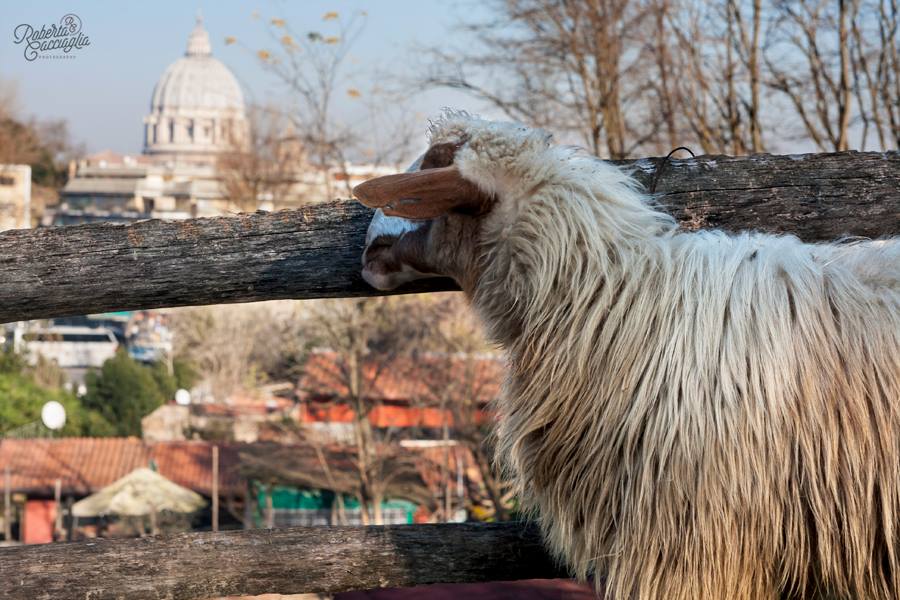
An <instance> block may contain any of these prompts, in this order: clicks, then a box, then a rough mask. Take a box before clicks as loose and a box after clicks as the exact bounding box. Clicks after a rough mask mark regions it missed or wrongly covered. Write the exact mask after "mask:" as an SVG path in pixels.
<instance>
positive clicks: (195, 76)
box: [144, 18, 247, 162]
mask: <svg viewBox="0 0 900 600" xmlns="http://www.w3.org/2000/svg"><path fill="white" fill-rule="evenodd" d="M144 126H145V127H144V153H145V154H151V155H157V156H161V157H164V158H168V159H173V160H175V161H179V162H182V161H188V162H211V161H213V160H214V159H215V155H216V154H218V153H220V152H222V151H224V150H227V149H228V148H230V147H233V146H234V145H235V144H239V143H241V141H242V140H244V139H245V138H246V135H247V119H246V116H245V111H244V95H243V93H242V92H241V87H240V85H239V84H238V82H237V79H235V77H234V75H233V74H232V73H231V71H230V70H229V69H228V67H226V66H225V65H224V64H222V62H221V61H219V60H218V59H216V58H214V57H213V56H212V47H211V45H210V42H209V34H208V33H207V32H206V29H204V28H203V22H202V20H201V19H200V18H198V19H197V24H196V26H195V27H194V29H193V31H191V34H190V36H189V37H188V44H187V51H186V52H185V55H184V56H183V57H182V58H179V59H178V60H176V61H175V62H173V63H172V64H171V65H169V67H168V68H167V69H166V70H165V71H164V72H163V74H162V77H160V79H159V82H157V84H156V87H155V88H154V90H153V97H152V99H151V101H150V114H149V115H148V116H147V117H146V118H145V119H144Z"/></svg>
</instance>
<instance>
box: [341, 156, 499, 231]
mask: <svg viewBox="0 0 900 600" xmlns="http://www.w3.org/2000/svg"><path fill="white" fill-rule="evenodd" d="M353 195H354V196H356V198H357V199H358V200H359V201H360V202H362V203H363V204H365V205H366V206H368V207H370V208H380V209H381V210H382V211H383V212H384V214H385V215H387V216H390V217H403V218H405V219H433V218H435V217H438V216H440V215H444V214H447V213H449V212H451V211H456V212H465V213H470V214H480V213H483V212H485V211H486V210H487V209H488V208H489V207H490V205H491V197H490V196H489V195H488V194H485V193H484V192H482V191H481V190H479V189H478V187H477V186H476V185H475V184H474V183H472V182H471V181H468V180H467V179H465V178H464V177H463V176H462V174H460V172H459V169H457V168H456V167H455V166H453V165H451V166H449V167H439V168H434V169H426V170H423V171H414V172H412V173H399V174H397V175H385V176H384V177H376V178H375V179H370V180H369V181H366V182H364V183H361V184H359V185H358V186H356V187H355V188H353Z"/></svg>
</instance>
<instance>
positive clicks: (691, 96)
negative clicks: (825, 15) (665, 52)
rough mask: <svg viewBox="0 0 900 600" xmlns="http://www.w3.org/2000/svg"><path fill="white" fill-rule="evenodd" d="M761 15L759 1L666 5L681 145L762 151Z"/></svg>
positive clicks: (713, 150) (732, 151)
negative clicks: (680, 127) (668, 6)
mask: <svg viewBox="0 0 900 600" xmlns="http://www.w3.org/2000/svg"><path fill="white" fill-rule="evenodd" d="M762 19H763V6H762V2H761V0H749V1H748V2H742V1H741V0H724V1H723V2H720V3H717V4H709V3H705V2H694V1H685V2H680V3H679V4H677V5H675V6H674V7H670V9H669V11H668V18H667V22H668V23H669V26H670V28H671V37H672V49H671V51H670V54H671V55H672V56H673V57H674V58H673V59H672V60H671V61H670V62H671V71H672V75H671V77H670V78H671V79H673V80H674V81H675V83H674V85H673V87H674V90H673V92H672V93H674V95H675V97H676V102H675V105H676V106H677V111H678V121H679V122H680V123H681V124H682V129H681V134H682V136H681V138H680V143H681V145H689V146H691V145H694V144H697V145H698V146H699V148H700V149H701V150H702V151H703V152H704V153H706V154H713V153H727V154H733V155H740V154H747V153H752V152H761V151H762V150H763V149H764V143H763V132H764V129H765V123H764V122H763V106H762V103H763V98H762V91H761V88H762V85H761V84H762V77H763V72H762V61H761V56H760V52H761V35H762ZM664 33H665V32H664ZM672 145H673V146H674V145H675V144H672Z"/></svg>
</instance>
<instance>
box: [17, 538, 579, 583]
mask: <svg viewBox="0 0 900 600" xmlns="http://www.w3.org/2000/svg"><path fill="white" fill-rule="evenodd" d="M0 573H2V574H3V575H2V577H0V598H23V599H24V598H28V599H29V600H88V599H90V600H112V599H128V600H144V599H151V598H152V599H154V600H156V599H161V598H166V599H171V600H188V599H201V598H212V597H216V596H225V595H258V594H263V593H271V592H274V593H282V594H296V593H302V592H331V593H334V592H340V591H347V590H358V589H371V588H378V587H401V586H411V585H421V584H429V583H465V582H478V581H509V580H517V579H540V578H552V577H565V573H564V572H562V571H560V570H558V569H557V568H555V567H554V566H553V561H552V560H551V559H550V558H549V556H548V555H547V554H546V552H545V551H544V549H543V548H542V546H541V542H540V535H539V533H538V531H537V529H536V528H535V527H533V526H526V525H524V524H522V523H504V524H442V525H393V526H384V527H298V528H291V529H274V530H250V531H234V532H222V533H186V534H179V535H171V536H158V537H148V538H143V539H120V540H91V541H85V542H74V543H67V544H62V543H60V544H44V545H37V546H19V547H10V548H0Z"/></svg>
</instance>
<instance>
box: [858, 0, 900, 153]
mask: <svg viewBox="0 0 900 600" xmlns="http://www.w3.org/2000/svg"><path fill="white" fill-rule="evenodd" d="M898 38H900V2H898V0H863V2H862V3H861V4H860V7H859V10H857V11H856V12H855V14H854V15H853V19H852V22H851V39H852V43H851V46H850V50H851V56H852V62H853V75H854V83H855V85H854V88H855V92H856V98H857V103H858V105H859V111H860V121H861V123H862V131H861V140H860V148H861V149H865V148H866V145H867V141H868V136H869V135H870V133H871V134H873V135H874V136H875V137H876V139H877V140H878V146H879V147H880V148H881V149H882V150H889V149H898V148H900V52H898V45H900V43H898Z"/></svg>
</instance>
